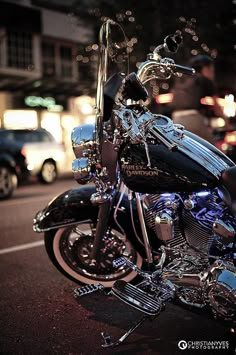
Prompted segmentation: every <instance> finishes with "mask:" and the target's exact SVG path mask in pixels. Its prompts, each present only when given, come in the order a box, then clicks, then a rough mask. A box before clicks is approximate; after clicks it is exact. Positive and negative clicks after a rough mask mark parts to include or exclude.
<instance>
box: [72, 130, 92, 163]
mask: <svg viewBox="0 0 236 355" xmlns="http://www.w3.org/2000/svg"><path fill="white" fill-rule="evenodd" d="M71 142H72V147H73V151H74V154H75V156H76V158H82V157H84V156H87V155H88V154H89V155H90V154H92V150H94V147H95V126H94V124H84V125H81V126H78V127H75V128H74V129H73V131H72V133H71Z"/></svg>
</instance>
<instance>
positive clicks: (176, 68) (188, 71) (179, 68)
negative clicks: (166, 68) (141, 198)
mask: <svg viewBox="0 0 236 355" xmlns="http://www.w3.org/2000/svg"><path fill="white" fill-rule="evenodd" d="M172 70H173V72H174V73H181V74H184V75H194V74H195V69H193V68H190V67H185V66H184V65H179V64H173V66H172Z"/></svg>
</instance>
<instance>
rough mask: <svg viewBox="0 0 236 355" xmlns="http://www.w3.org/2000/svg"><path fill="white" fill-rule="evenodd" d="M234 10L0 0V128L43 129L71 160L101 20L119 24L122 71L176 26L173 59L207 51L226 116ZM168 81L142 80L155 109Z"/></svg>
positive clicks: (167, 0) (230, 108)
mask: <svg viewBox="0 0 236 355" xmlns="http://www.w3.org/2000/svg"><path fill="white" fill-rule="evenodd" d="M235 9H236V1H235V0H227V1H224V2H223V1H220V0H218V1H211V2H209V1H207V0H198V1H195V0H189V1H188V4H187V5H186V3H185V2H182V1H175V0H158V1H155V0H145V1H143V2H141V1H140V2H138V6H137V1H135V0H126V1H115V0H89V1H86V0H67V1H63V0H18V1H13V0H4V1H0V128H8V129H20V128H28V129H35V128H45V129H47V130H48V131H49V132H50V133H51V134H52V135H53V137H54V138H55V139H56V141H57V142H58V143H63V144H64V146H65V152H66V154H67V161H68V162H71V160H72V158H73V156H72V150H71V145H70V133H71V130H72V128H73V127H74V126H76V125H78V124H81V123H86V122H93V121H94V95H95V90H96V68H97V59H98V31H99V27H100V26H101V23H102V22H104V21H105V20H106V19H107V18H112V19H114V20H115V21H117V22H118V23H120V24H121V25H122V27H123V28H124V30H125V33H126V35H127V40H128V42H127V46H128V52H129V56H130V58H129V59H130V70H135V69H136V68H137V67H138V66H139V64H140V62H141V61H143V60H145V58H146V55H147V53H149V52H150V51H152V50H153V49H154V48H155V46H156V45H157V44H160V43H162V41H163V38H164V37H165V36H166V35H167V34H169V33H173V32H175V31H180V32H181V33H182V35H183V37H184V45H183V46H182V47H181V48H180V50H179V52H178V54H176V55H175V60H176V62H177V63H180V64H185V63H186V62H187V61H188V60H189V58H191V57H193V56H196V55H198V54H207V55H209V56H211V57H212V58H213V59H214V60H215V64H216V74H217V75H216V84H217V88H218V93H219V96H220V97H221V98H222V99H221V100H220V104H221V105H222V107H223V108H224V112H225V114H226V115H228V116H229V117H234V116H235V102H234V101H235V100H234V97H235V93H236V75H235V74H236V61H235V59H236V56H235V54H236V40H235V39H236V31H235V29H236V14H235ZM171 85H172V82H171V81H170V82H162V83H157V82H156V81H155V80H154V81H152V82H151V83H150V87H149V91H150V93H151V95H150V99H149V102H147V103H151V106H152V109H153V110H154V111H155V112H163V105H164V106H165V105H168V103H169V102H170V101H171V94H170V90H171ZM205 103H206V104H208V105H209V106H210V105H211V102H210V101H208V102H207V101H206V102H205ZM217 122H218V123H215V125H216V126H217V125H219V126H220V125H221V124H222V122H221V121H219V120H218V121H217Z"/></svg>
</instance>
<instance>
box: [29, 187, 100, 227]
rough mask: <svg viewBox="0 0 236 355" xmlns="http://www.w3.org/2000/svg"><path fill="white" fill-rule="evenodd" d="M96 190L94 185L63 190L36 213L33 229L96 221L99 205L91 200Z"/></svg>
mask: <svg viewBox="0 0 236 355" xmlns="http://www.w3.org/2000/svg"><path fill="white" fill-rule="evenodd" d="M94 192H95V187H94V186H82V187H76V188H74V189H71V190H68V191H65V192H63V193H62V194H61V195H59V196H57V197H56V198H54V199H53V200H52V201H50V202H49V203H48V205H47V206H46V207H45V208H44V209H42V210H41V211H39V212H38V213H37V214H36V216H35V217H34V222H33V230H34V231H35V232H38V233H40V232H46V231H49V230H51V229H57V228H59V227H60V228H61V227H65V226H69V225H74V224H77V223H78V222H82V221H88V220H91V221H92V222H95V221H96V219H97V214H98V207H97V206H93V205H92V204H91V202H90V197H91V195H92V194H93V193H94Z"/></svg>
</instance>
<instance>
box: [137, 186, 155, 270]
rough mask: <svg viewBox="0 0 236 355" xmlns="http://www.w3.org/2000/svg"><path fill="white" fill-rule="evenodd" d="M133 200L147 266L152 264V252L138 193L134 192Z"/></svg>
mask: <svg viewBox="0 0 236 355" xmlns="http://www.w3.org/2000/svg"><path fill="white" fill-rule="evenodd" d="M135 199H136V204H137V210H138V217H139V221H140V225H141V229H142V235H143V242H144V247H145V251H146V255H147V261H148V264H152V263H153V256H152V250H151V246H150V243H149V238H148V234H147V229H146V224H145V220H144V215H143V207H142V203H141V199H140V194H139V193H138V192H135Z"/></svg>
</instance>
